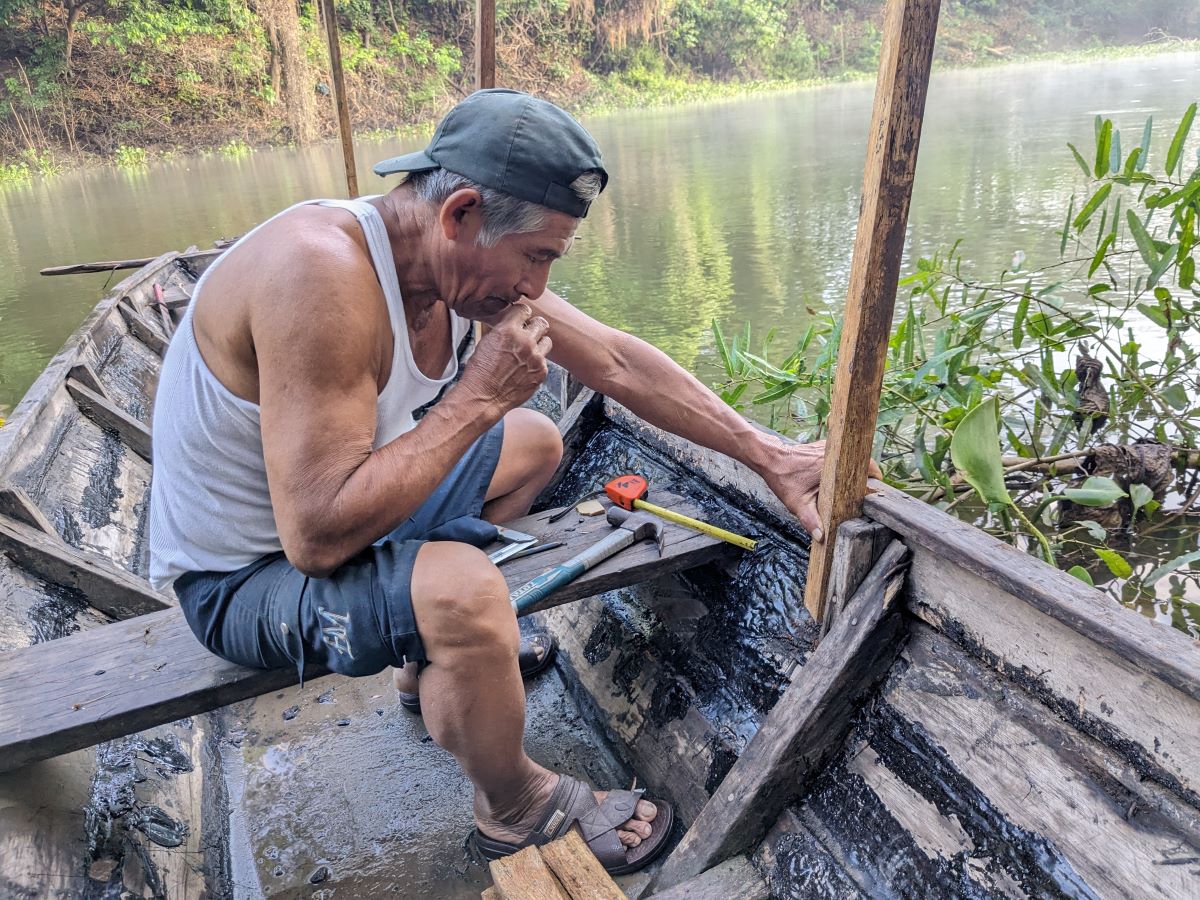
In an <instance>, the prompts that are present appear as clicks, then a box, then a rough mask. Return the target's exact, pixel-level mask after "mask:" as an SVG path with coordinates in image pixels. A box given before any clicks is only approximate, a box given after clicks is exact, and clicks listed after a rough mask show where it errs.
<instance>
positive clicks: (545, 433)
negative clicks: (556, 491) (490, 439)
mask: <svg viewBox="0 0 1200 900" xmlns="http://www.w3.org/2000/svg"><path fill="white" fill-rule="evenodd" d="M510 417H511V418H510ZM513 426H515V427H516V428H518V429H520V432H521V438H520V440H521V444H522V451H523V454H522V455H524V456H525V457H526V458H527V459H528V460H529V461H530V462H531V463H534V465H533V466H532V467H533V468H535V469H537V470H538V471H548V472H553V471H554V470H555V469H557V468H558V464H559V462H560V461H561V460H562V453H563V444H562V435H561V434H559V432H558V426H557V425H555V424H554V422H553V420H551V419H550V418H549V417H547V416H544V415H542V414H541V413H540V412H537V411H536V410H532V409H525V408H524V407H520V408H517V409H514V410H512V411H510V412H509V413H508V414H507V416H506V421H505V428H506V429H508V428H509V427H513Z"/></svg>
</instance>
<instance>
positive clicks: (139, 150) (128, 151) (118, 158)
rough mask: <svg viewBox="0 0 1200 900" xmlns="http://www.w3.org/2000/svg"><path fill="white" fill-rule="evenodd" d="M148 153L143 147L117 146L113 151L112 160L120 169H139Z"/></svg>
mask: <svg viewBox="0 0 1200 900" xmlns="http://www.w3.org/2000/svg"><path fill="white" fill-rule="evenodd" d="M148 158H149V153H147V152H146V149H145V148H144V147H126V146H124V145H122V146H120V147H118V148H117V149H116V152H115V153H113V162H115V163H116V164H117V166H118V168H121V169H140V168H142V167H143V166H144V165H146V161H147V159H148Z"/></svg>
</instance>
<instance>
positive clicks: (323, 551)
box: [289, 389, 502, 575]
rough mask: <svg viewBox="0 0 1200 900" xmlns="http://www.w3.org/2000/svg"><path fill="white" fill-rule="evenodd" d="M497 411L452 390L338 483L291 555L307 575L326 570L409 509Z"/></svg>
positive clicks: (497, 416) (425, 496) (438, 480)
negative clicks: (409, 427) (301, 564)
mask: <svg viewBox="0 0 1200 900" xmlns="http://www.w3.org/2000/svg"><path fill="white" fill-rule="evenodd" d="M501 416H502V414H501V413H500V412H499V410H492V409H490V407H486V408H485V405H483V404H480V403H477V402H471V401H469V400H467V399H466V398H463V397H458V396H455V391H454V390H453V389H452V390H451V391H450V392H448V393H447V395H446V396H445V398H443V400H442V401H441V402H440V403H438V404H437V405H436V406H434V407H433V408H431V409H430V411H429V413H428V414H427V415H426V416H425V418H424V419H422V420H421V422H420V423H418V426H417V427H416V428H414V429H413V430H411V431H408V432H406V433H405V434H402V435H400V436H399V437H398V438H396V439H395V440H393V441H391V442H389V443H387V444H385V445H384V446H382V447H380V448H378V449H377V450H374V451H372V452H371V453H370V455H369V456H367V458H366V459H365V460H363V461H362V463H361V464H360V465H359V466H358V467H357V468H355V469H354V471H353V472H352V473H351V474H350V475H349V477H348V478H346V479H345V481H344V482H343V483H342V484H341V486H340V489H338V490H337V492H336V494H335V496H334V499H333V502H332V503H330V504H329V507H328V508H327V509H324V510H323V511H322V512H321V513H320V514H317V515H315V516H313V517H312V520H313V522H314V525H315V524H316V523H318V522H319V524H320V527H319V528H314V529H313V530H311V531H308V532H307V538H308V539H307V540H304V541H303V544H304V545H305V546H303V547H299V548H296V549H295V551H294V552H295V553H296V556H297V559H301V560H304V561H305V562H306V563H307V564H308V565H307V568H308V569H309V570H310V571H309V572H308V574H313V575H324V574H326V573H327V572H329V571H332V570H333V569H335V568H336V567H337V566H339V565H341V564H342V563H343V562H345V561H346V560H347V559H349V558H350V557H352V556H353V555H354V554H356V553H358V552H360V551H361V550H363V549H364V548H365V547H368V546H369V545H371V544H372V543H374V542H375V541H377V540H379V538H381V537H383V536H384V535H385V534H387V533H388V532H390V531H391V530H393V529H394V528H395V527H396V526H398V525H399V524H400V523H401V522H403V521H404V520H405V519H407V518H408V517H409V516H411V515H412V514H413V513H414V512H416V511H417V509H419V508H420V506H421V504H422V503H424V502H425V500H427V499H428V498H429V496H430V495H431V494H432V493H433V491H434V490H435V489H436V488H437V486H438V485H439V484H441V483H442V481H443V480H444V479H445V478H446V476H447V475H448V474H449V473H450V471H451V470H452V469H453V468H454V466H455V464H456V463H457V462H458V461H459V460H460V459H461V458H462V457H463V455H464V454H465V453H466V452H467V450H469V449H470V448H471V445H472V444H473V443H474V442H475V441H476V440H477V439H478V438H479V437H481V436H482V435H483V434H484V433H485V432H486V431H487V430H488V429H489V428H491V427H492V425H494V424H495V423H496V422H497V421H499V419H500V418H501ZM316 477H320V476H319V475H317V476H316ZM292 552H293V551H292V550H289V557H290V556H292ZM293 563H294V564H296V565H297V568H304V567H302V566H300V565H299V564H298V563H297V560H293Z"/></svg>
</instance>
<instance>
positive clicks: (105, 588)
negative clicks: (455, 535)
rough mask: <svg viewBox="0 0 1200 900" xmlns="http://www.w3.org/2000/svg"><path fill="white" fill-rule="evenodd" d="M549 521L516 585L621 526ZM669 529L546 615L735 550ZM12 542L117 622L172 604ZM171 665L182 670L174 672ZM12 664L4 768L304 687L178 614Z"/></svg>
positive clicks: (534, 523) (513, 577)
mask: <svg viewBox="0 0 1200 900" xmlns="http://www.w3.org/2000/svg"><path fill="white" fill-rule="evenodd" d="M679 508H681V509H682V510H684V511H688V510H689V509H690V508H689V507H688V506H687V505H686V504H680V506H679ZM690 511H692V512H696V511H697V510H694V509H690ZM548 515H549V513H539V514H537V515H534V516H529V517H527V518H524V519H518V520H516V521H514V522H510V523H508V524H509V526H510V527H513V528H516V529H518V530H520V531H526V532H530V533H534V534H538V533H544V534H545V535H546V536H548V538H549V536H554V537H555V539H560V540H565V542H566V543H565V546H563V547H560V548H558V549H556V550H550V551H547V552H546V553H541V554H538V555H536V556H531V557H528V558H526V559H520V560H513V561H512V562H510V563H506V564H505V565H504V567H503V568H502V569H501V571H502V572H503V573H504V576H505V579H506V581H507V582H508V585H509V588H510V589H513V588H516V587H519V586H520V585H522V584H524V583H525V582H526V581H528V580H529V579H530V578H532V577H533V576H534V575H537V574H540V573H541V572H542V571H544V570H545V569H546V568H549V567H551V566H553V565H556V564H558V563H559V562H562V561H563V560H565V559H568V558H570V557H571V556H573V555H575V553H578V552H579V551H580V550H581V549H582V548H583V547H585V546H590V545H591V544H592V543H594V542H595V540H597V539H598V537H599V535H600V534H602V533H603V532H604V531H607V530H608V529H609V528H610V526H608V525H606V524H605V523H604V522H603V519H601V520H600V521H599V522H597V521H595V520H588V521H587V522H585V523H583V524H582V525H579V526H569V527H570V528H571V529H572V530H566V529H563V528H562V527H561V526H560V525H559V524H557V523H556V525H555V526H550V527H549V528H547V527H545V523H544V519H545V518H546V516H548ZM539 521H540V522H541V524H540V525H539ZM666 528H667V531H666V539H665V545H666V546H665V550H664V557H663V558H661V559H660V558H659V557H658V551H657V549H656V548H655V547H654V546H653V545H652V544H650V543H649V542H645V546H641V547H631V548H629V549H627V550H625V551H623V552H621V553H619V554H617V555H616V556H614V557H613V558H612V559H610V560H608V561H606V562H604V563H602V564H601V565H599V566H597V567H596V568H595V569H593V570H591V571H590V572H588V573H586V574H585V575H584V576H583V577H581V578H579V579H577V580H576V581H574V582H572V583H571V584H569V585H568V586H567V587H565V588H564V589H563V590H562V591H560V592H559V593H557V594H555V595H552V596H551V597H548V598H547V599H546V601H545V605H544V606H543V607H542V608H547V607H550V606H556V605H558V604H561V603H567V602H570V601H571V600H577V599H579V598H581V597H587V596H591V595H592V594H596V593H602V592H604V591H608V590H612V589H613V588H617V587H624V586H627V585H629V584H633V583H635V582H637V581H641V580H644V579H646V578H649V577H653V576H656V575H658V574H661V573H665V572H670V571H678V570H679V569H681V568H687V567H690V566H692V565H699V564H700V563H702V562H706V561H709V560H712V559H715V558H718V557H719V556H721V555H722V554H724V553H727V552H729V549H730V548H729V545H728V544H725V543H724V542H721V541H716V540H714V539H712V538H710V537H708V536H706V535H702V534H698V533H696V532H693V531H691V530H690V529H686V528H681V527H679V526H676V525H670V524H668V525H667V526H666ZM6 535H7V536H8V538H7V539H6ZM0 546H3V548H4V549H5V550H8V551H9V554H10V555H11V556H13V557H14V559H16V560H17V561H18V562H19V563H21V564H25V565H28V566H29V568H31V569H34V570H35V571H36V570H37V569H36V565H40V566H42V568H43V569H44V570H45V571H46V572H49V573H50V574H51V575H52V576H53V577H52V578H51V580H56V583H60V584H61V583H67V584H69V585H71V586H74V587H77V588H78V589H80V590H81V591H83V593H84V594H85V595H87V596H88V598H89V600H90V601H91V602H92V603H93V605H96V606H97V608H98V609H103V610H104V611H105V612H108V613H109V614H110V615H118V616H121V617H125V616H128V615H139V614H141V613H145V612H148V611H149V610H151V609H162V606H163V605H164V601H163V600H162V599H161V598H160V597H159V595H157V594H154V592H153V591H151V590H150V588H149V587H148V586H147V585H146V584H145V582H143V581H141V579H138V578H136V577H134V576H133V575H130V574H129V573H127V572H124V571H123V570H120V569H117V568H116V567H115V566H112V564H111V563H107V569H103V567H101V566H99V565H98V560H93V559H92V558H90V557H85V556H84V555H83V554H82V553H80V552H79V551H75V550H72V549H71V548H69V547H67V546H66V545H65V544H64V545H61V547H59V546H57V545H56V544H54V543H52V542H51V541H50V539H48V538H47V537H46V536H44V535H39V534H38V533H37V532H36V531H34V530H33V529H32V528H29V527H28V526H25V525H20V524H19V523H16V522H12V523H6V522H3V521H0ZM735 552H736V551H735ZM35 564H36V565H35ZM114 582H116V584H114ZM101 603H103V604H104V605H103V606H102V605H101ZM143 626H144V627H145V628H146V629H148V630H147V631H146V632H145V633H144V634H143V633H142V632H141V631H140V629H141V628H142V627H143ZM21 654H28V656H22V655H21ZM94 660H103V661H104V664H103V665H96V666H94V667H93V661H94ZM168 662H169V664H170V672H169V674H167V675H163V674H162V672H163V670H164V667H165V666H166V665H167V663H168ZM0 669H3V670H4V671H5V672H6V673H11V677H10V676H9V675H8V674H6V676H5V677H6V678H9V680H7V681H6V680H0V771H4V770H5V769H7V768H12V767H14V766H15V765H19V764H20V763H19V762H17V763H14V762H10V761H9V760H20V761H22V762H28V761H31V760H35V759H44V758H46V757H47V756H54V755H57V754H59V753H65V752H67V751H69V750H77V749H79V748H80V747H86V746H90V745H91V744H94V743H97V742H99V741H103V740H109V739H110V738H113V737H117V736H119V735H122V734H131V733H133V732H135V731H140V730H141V729H143V728H147V727H149V726H151V725H156V724H160V723H162V722H171V721H174V720H175V719H178V718H181V717H183V716H190V715H196V714H198V713H202V712H207V711H209V710H211V709H215V708H217V707H219V706H224V705H225V704H228V703H233V702H235V701H237V700H244V699H245V698H247V697H253V696H255V695H257V694H260V693H264V692H265V691H270V690H275V689H277V688H280V687H286V686H288V685H291V684H295V683H296V681H297V680H298V676H297V673H296V672H295V671H293V670H279V671H271V672H263V671H261V670H258V669H248V668H243V667H241V666H236V665H233V664H232V663H227V662H225V661H224V660H221V659H220V658H218V657H216V656H214V655H213V654H211V653H209V652H208V651H207V650H206V649H204V647H203V646H201V644H200V643H199V642H198V641H197V640H196V639H195V637H194V636H193V635H192V633H191V631H190V630H189V628H188V626H187V623H186V622H185V621H184V619H183V614H182V613H181V612H180V611H179V610H178V608H175V609H171V610H166V611H164V612H162V613H153V614H152V615H149V616H143V617H141V618H139V619H136V620H134V623H133V625H132V626H131V627H126V623H120V624H119V625H109V626H106V627H105V628H99V629H94V630H92V631H89V632H85V633H82V634H76V635H71V636H69V637H66V638H61V639H59V640H57V641H53V642H51V643H49V644H42V645H37V646H35V647H32V648H25V649H23V650H20V651H14V652H12V653H6V654H0ZM39 669H44V670H46V671H53V672H63V673H70V674H71V675H73V676H78V674H79V672H80V671H82V670H84V669H87V670H88V671H92V672H99V674H96V675H93V676H92V677H91V678H89V679H83V680H81V681H80V682H79V683H80V685H81V686H82V690H83V692H82V693H80V692H73V693H72V692H70V691H69V690H68V689H69V687H70V686H71V684H72V681H71V680H70V679H67V680H65V681H63V682H61V683H60V682H59V681H58V680H50V681H47V682H45V684H44V685H43V681H44V679H41V678H39V677H38V676H37V675H36V673H37V672H38V671H39ZM313 677H315V673H314V676H313ZM18 686H20V687H18ZM31 686H37V690H30V688H31ZM47 692H48V693H47ZM44 694H45V696H43V695H44ZM18 695H19V697H20V699H18ZM95 696H100V697H103V698H105V699H104V702H103V703H99V704H93V703H89V704H85V705H84V706H83V707H82V708H81V709H74V708H71V707H72V706H73V704H75V703H77V702H79V701H78V698H80V697H83V698H91V697H95ZM39 698H40V699H39ZM68 698H69V699H68ZM10 701H12V702H10ZM31 703H32V704H36V703H44V705H45V709H44V711H43V712H39V713H38V715H37V716H32V718H34V719H39V721H37V722H23V721H22V720H23V719H25V718H30V717H31V716H30V710H31V709H33V708H34V707H32V706H29V705H28V704H31ZM18 724H20V725H21V727H20V728H17V725H18ZM10 726H11V727H10Z"/></svg>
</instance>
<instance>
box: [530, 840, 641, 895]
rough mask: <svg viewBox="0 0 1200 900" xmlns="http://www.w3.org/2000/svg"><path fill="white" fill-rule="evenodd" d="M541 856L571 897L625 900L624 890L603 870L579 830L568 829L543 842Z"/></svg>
mask: <svg viewBox="0 0 1200 900" xmlns="http://www.w3.org/2000/svg"><path fill="white" fill-rule="evenodd" d="M541 855H542V861H543V862H545V863H546V865H547V866H549V867H550V871H551V872H553V873H554V876H555V877H556V878H557V879H558V882H559V884H560V885H562V887H563V890H565V891H566V892H567V894H568V895H569V896H570V897H571V900H625V892H624V891H622V890H621V889H620V888H619V887H617V883H616V882H615V881H613V880H612V876H611V875H609V874H608V873H607V872H605V871H604V866H602V865H600V860H598V859H596V854H594V853H593V852H592V851H591V850H589V849H588V846H587V844H585V843H584V841H583V838H582V837H581V836H580V834H579V832H578V831H575V830H574V829H571V830H570V831H568V832H567V833H566V834H564V835H563V836H562V837H560V838H559V839H558V840H556V841H551V842H550V843H549V844H546V845H545V846H544V847H542V848H541Z"/></svg>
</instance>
